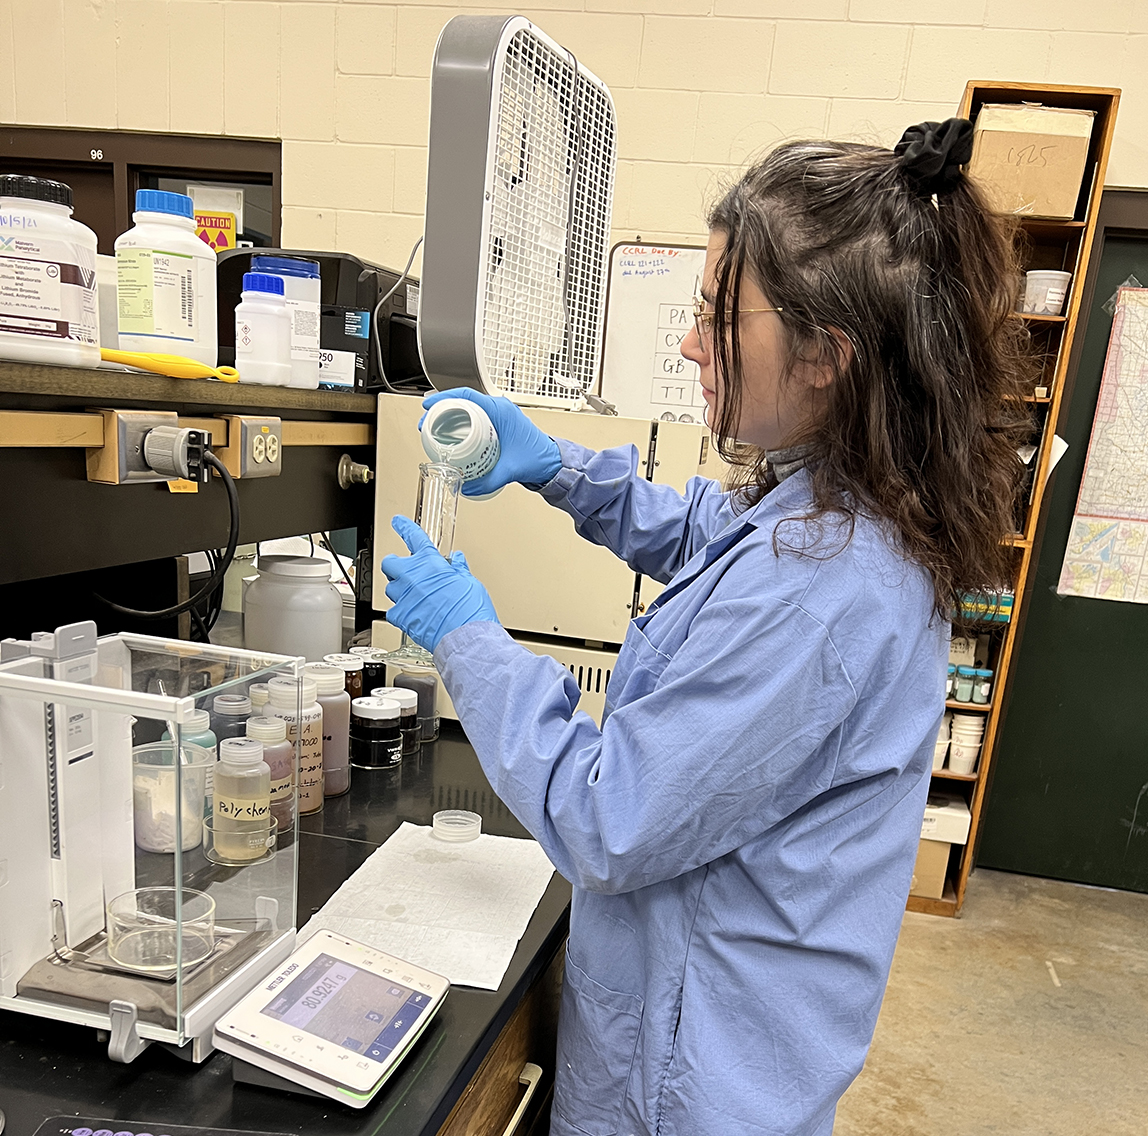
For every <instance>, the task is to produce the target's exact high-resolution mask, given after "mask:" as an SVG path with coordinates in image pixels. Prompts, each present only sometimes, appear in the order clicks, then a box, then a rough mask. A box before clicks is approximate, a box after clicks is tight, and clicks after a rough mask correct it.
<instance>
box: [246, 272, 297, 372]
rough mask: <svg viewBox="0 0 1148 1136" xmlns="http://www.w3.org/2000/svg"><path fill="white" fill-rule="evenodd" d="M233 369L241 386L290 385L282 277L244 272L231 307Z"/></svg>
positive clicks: (288, 317) (288, 335)
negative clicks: (241, 288)
mask: <svg viewBox="0 0 1148 1136" xmlns="http://www.w3.org/2000/svg"><path fill="white" fill-rule="evenodd" d="M235 369H236V370H237V371H238V372H239V381H240V382H241V383H260V384H262V385H263V386H269V387H286V386H290V385H291V313H290V312H289V311H288V310H287V303H286V301H285V299H284V296H283V277H282V276H272V275H271V274H270V273H269V272H245V273H244V274H243V291H242V292H241V293H240V300H239V303H238V304H237V305H236V306H235Z"/></svg>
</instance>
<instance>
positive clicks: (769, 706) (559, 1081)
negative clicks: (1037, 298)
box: [383, 119, 1028, 1136]
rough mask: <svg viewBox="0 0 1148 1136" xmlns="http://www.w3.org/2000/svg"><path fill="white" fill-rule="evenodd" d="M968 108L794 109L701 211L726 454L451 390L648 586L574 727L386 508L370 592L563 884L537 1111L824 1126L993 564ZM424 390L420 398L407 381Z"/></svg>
mask: <svg viewBox="0 0 1148 1136" xmlns="http://www.w3.org/2000/svg"><path fill="white" fill-rule="evenodd" d="M971 133H972V128H971V126H970V125H969V123H968V122H967V121H965V120H957V119H950V120H949V121H948V122H945V123H943V124H937V123H925V124H922V125H921V126H920V127H915V128H912V129H911V130H909V131H907V132H906V135H905V138H904V139H903V140H902V142H901V144H900V145H899V146H898V147H897V149H896V151H895V152H893V151H889V150H882V149H879V148H875V147H868V146H851V145H843V144H836V143H821V142H798V143H791V144H788V145H784V146H782V147H780V148H779V149H777V150H775V151H774V152H773V153H772V154H770V155H769V156H768V157H767V158H765V159H764V160H763V161H761V162H760V163H759V164H757V165H756V166H754V167H753V168H751V169H750V170H749V171H748V172H747V173H746V174H745V175H744V176H743V177H742V178H741V180H740V181H739V182H738V183H737V184H736V185H735V186H734V187H733V188H732V189H731V190H730V191H729V192H728V194H727V195H726V196H725V198H724V199H723V200H722V201H721V202H720V203H719V204H718V205H717V207H716V208H715V209H714V210H713V213H712V214H711V216H710V218H709V227H710V240H709V246H708V250H707V254H706V269H705V276H704V279H703V282H702V288H701V297H700V299H699V301H698V305H697V318H696V327H695V329H694V331H692V332H691V334H690V335H689V336H687V338H686V340H685V342H684V344H683V346H682V353H683V354H684V355H685V356H686V357H687V358H689V359H692V360H694V361H695V362H697V363H698V365H699V367H700V371H701V384H702V387H703V390H704V394H705V399H706V405H707V421H708V423H709V425H710V426H711V428H712V429H713V431H714V433H715V436H716V438H717V439H718V444H719V446H720V447H721V449H722V452H723V454H724V455H725V456H726V457H727V460H731V461H733V462H734V463H735V464H736V467H737V470H738V474H739V477H738V485H737V487H736V488H735V490H734V491H732V492H723V491H722V489H721V487H720V486H719V485H718V484H716V483H715V482H712V481H708V480H705V479H701V478H695V479H693V480H692V481H691V482H690V483H689V486H688V488H687V490H686V493H685V495H684V496H683V495H681V494H679V493H677V492H676V491H674V490H672V489H670V488H668V487H666V486H658V485H653V484H651V483H650V482H648V481H646V480H645V479H644V477H643V476H642V475H641V474H640V472H639V470H638V454H637V453H636V451H635V450H634V449H633V447H624V448H621V449H617V450H607V451H604V452H602V453H593V452H591V451H589V450H587V449H585V448H583V447H581V446H578V445H575V444H573V443H571V442H565V441H560V440H558V441H556V440H554V439H552V438H550V437H548V436H547V435H545V434H543V433H542V432H541V431H540V430H538V429H537V428H536V427H535V426H533V425H532V424H531V422H530V421H529V419H527V417H526V416H525V415H524V414H523V413H522V412H521V411H520V410H519V409H518V408H517V407H516V406H514V405H513V404H512V403H510V402H509V401H508V400H506V399H490V398H488V397H486V396H485V395H480V394H477V393H475V392H468V391H459V390H453V391H450V392H449V393H450V395H451V396H455V397H457V396H459V395H463V396H465V397H471V398H474V400H475V401H477V402H480V403H481V404H482V405H483V406H484V407H485V408H486V410H487V412H488V413H489V414H490V415H491V417H492V418H493V419H494V422H495V425H496V427H497V429H498V433H499V438H500V441H501V457H500V460H499V463H498V465H497V466H496V467H495V468H494V470H493V471H492V472H491V473H490V474H488V475H487V476H486V477H485V478H483V479H481V480H479V481H477V482H471V483H468V485H467V486H466V488H465V490H464V492H467V493H469V494H478V493H485V492H490V491H492V490H493V489H495V488H497V487H498V486H500V485H503V484H506V483H508V482H511V481H517V482H520V483H523V484H525V485H527V486H529V487H531V488H534V489H537V490H538V492H539V493H541V495H542V496H543V497H544V498H545V499H546V500H547V501H549V502H550V503H551V504H553V505H555V506H556V507H558V508H560V509H562V510H564V511H565V512H567V513H568V514H569V515H570V516H571V517H572V518H573V520H574V524H575V527H576V529H577V531H578V532H579V533H580V534H581V535H582V536H584V537H585V538H586V539H588V540H591V541H594V542H595V543H598V544H602V545H605V546H606V547H607V548H610V549H612V550H613V551H614V552H615V553H617V555H618V556H620V557H622V558H623V559H624V560H625V561H626V563H628V564H629V565H630V566H631V567H632V568H633V569H634V570H635V571H637V572H641V573H643V574H645V575H649V576H652V577H653V578H654V579H656V580H659V581H661V582H663V583H665V584H666V585H667V586H666V588H665V590H664V591H663V592H662V594H661V596H660V597H659V598H658V600H657V601H656V602H655V603H654V604H652V605H651V607H650V609H649V610H648V611H647V612H646V613H645V614H644V615H643V616H641V617H640V618H637V619H634V620H633V621H632V622H631V623H630V626H629V630H628V632H627V635H626V639H625V643H624V644H623V646H622V650H621V653H620V655H619V657H618V663H617V666H616V668H615V669H614V672H613V677H612V678H611V681H610V685H609V690H608V691H607V701H606V712H605V714H604V716H603V723H602V726H601V728H599V727H598V726H597V725H596V724H595V723H594V722H593V721H592V720H591V719H590V718H589V717H588V716H587V715H585V714H582V713H578V712H577V704H578V697H579V692H578V688H577V685H576V684H575V682H574V680H573V679H572V678H571V676H570V674H569V673H568V672H567V671H566V670H565V669H564V668H563V667H562V666H561V665H559V664H558V663H557V662H556V661H555V660H553V659H551V658H548V657H546V656H542V657H539V656H536V655H534V654H532V653H531V652H530V651H527V650H526V649H524V648H522V647H520V646H518V645H517V644H516V643H515V642H514V641H513V640H512V639H511V637H510V636H509V635H508V634H506V632H505V631H503V629H502V628H501V627H500V626H499V624H498V622H497V616H496V613H495V611H494V609H493V607H492V605H491V603H490V600H489V597H488V596H487V593H486V590H485V589H484V588H483V587H482V585H481V584H480V583H479V582H478V581H477V580H476V579H475V578H474V577H473V576H472V575H471V574H470V572H469V571H468V569H467V567H466V564H465V559H464V558H463V557H461V556H459V555H458V554H456V557H455V558H454V560H453V561H451V562H449V563H448V562H447V561H446V560H444V559H443V558H442V557H441V556H440V555H439V554H438V552H437V551H435V549H434V548H433V547H432V546H431V545H430V542H429V541H428V540H427V539H426V537H425V536H424V535H423V534H422V533H421V530H419V529H417V528H416V527H415V525H414V524H413V522H411V521H409V520H407V519H406V518H396V520H395V528H396V529H397V530H398V531H399V533H400V534H401V535H402V536H403V538H404V540H405V541H406V543H407V545H408V547H409V548H410V550H411V553H412V555H411V556H410V557H394V556H390V557H387V558H386V559H385V560H384V561H383V571H384V572H385V573H386V574H387V575H388V576H389V577H390V579H391V581H392V582H391V583H390V585H389V586H388V587H387V594H388V596H389V597H390V598H391V599H392V601H393V607H392V608H391V609H390V611H389V612H388V614H387V618H388V621H389V622H391V623H394V624H396V625H397V626H398V627H400V628H402V629H403V630H405V631H407V632H408V633H409V634H410V635H411V636H412V637H413V638H414V639H415V640H416V641H417V642H420V643H422V644H423V645H425V646H426V647H428V648H430V649H432V650H433V651H434V652H435V661H436V664H437V665H438V667H439V670H440V672H441V674H442V677H443V681H444V682H445V684H446V686H447V689H448V690H449V692H450V695H451V699H452V701H453V702H454V706H455V709H456V710H457V711H458V713H459V718H460V721H461V722H462V725H463V727H464V729H465V730H466V733H467V736H468V738H469V739H470V741H471V742H472V744H473V745H474V748H475V751H476V752H477V754H478V757H479V760H480V761H481V762H482V766H483V768H484V770H485V771H486V774H487V776H488V777H489V779H490V782H491V784H492V785H493V787H494V789H495V791H496V792H497V793H498V795H499V796H500V797H501V798H502V800H503V801H505V802H506V804H507V805H508V806H509V807H510V808H511V809H512V810H513V812H514V813H515V815H516V816H517V817H518V818H519V819H520V820H521V821H522V823H523V824H524V825H525V826H526V827H527V828H528V829H529V830H530V832H531V833H532V834H533V835H534V836H535V837H536V838H537V839H538V840H539V842H540V843H541V844H542V846H543V848H544V849H545V850H546V853H547V855H548V856H549V857H550V859H551V860H552V861H553V862H554V864H555V866H556V867H557V868H558V870H559V871H560V872H561V873H562V874H563V875H564V876H565V877H566V878H567V879H569V880H570V881H571V883H572V884H573V885H574V899H573V909H572V913H571V921H570V941H569V947H568V952H567V958H566V970H565V984H564V992H563V1000H562V1011H561V1019H560V1023H559V1059H558V1069H557V1077H556V1085H555V1095H554V1107H553V1115H552V1121H551V1124H552V1127H551V1132H552V1133H555V1134H561V1136H568V1134H570V1136H573V1134H586V1133H588V1134H590V1136H613V1134H614V1133H625V1134H634V1136H655V1134H658V1136H685V1134H695V1133H696V1134H702V1133H705V1134H709V1136H717V1134H720V1136H739V1134H742V1133H746V1134H748V1133H770V1134H778V1136H781V1134H784V1136H798V1134H800V1136H829V1134H830V1132H831V1130H832V1127H833V1118H834V1110H835V1106H836V1102H837V1099H838V1098H839V1097H840V1095H841V1094H842V1093H843V1092H844V1091H845V1089H846V1088H847V1087H848V1085H849V1083H850V1082H851V1081H852V1079H853V1078H854V1077H855V1076H856V1075H857V1073H858V1071H859V1070H860V1069H861V1066H862V1063H863V1062H864V1059H865V1054H866V1051H867V1049H868V1046H869V1042H870V1039H871V1037H872V1033H873V1028H874V1025H875V1023H876V1019H877V1012H878V1009H879V1007H880V1004H881V998H882V995H883V993H884V989H885V982H886V979H887V976H888V971H889V965H890V962H891V959H892V955H893V948H894V945H895V943H896V939H897V934H898V930H899V927H900V923H901V916H902V913H903V911H904V906H905V899H906V895H907V892H908V889H909V879H910V875H911V873H912V869H913V863H914V857H915V855H916V850H917V843H918V838H919V836H920V826H921V816H922V813H923V810H924V805H925V797H926V794H927V791H928V787H929V773H930V766H931V758H932V753H933V743H934V740H935V738H936V734H937V726H938V723H939V721H940V718H941V714H942V712H943V709H944V705H943V704H944V696H943V690H944V676H945V671H946V664H947V659H948V638H949V615H950V612H951V611H952V610H953V609H954V606H955V605H957V604H958V603H959V600H960V597H961V596H962V595H963V594H964V593H967V592H976V591H980V590H983V589H984V588H986V587H1003V586H1007V585H1008V583H1009V579H1010V571H1011V562H1010V559H1009V554H1008V549H1007V548H1006V547H1005V546H1004V545H1003V544H1002V539H1003V538H1004V537H1005V535H1006V534H1007V533H1008V532H1010V531H1012V530H1013V528H1014V519H1013V504H1014V499H1015V494H1016V491H1017V483H1018V475H1019V473H1020V472H1021V467H1020V464H1019V463H1018V462H1017V460H1016V456H1015V452H1016V451H1015V447H1016V445H1017V444H1018V441H1020V440H1022V439H1023V435H1024V432H1025V430H1026V429H1028V423H1027V420H1026V419H1025V418H1024V415H1023V413H1022V411H1023V407H1024V404H1023V402H1021V401H1019V399H1018V398H1017V397H1016V396H1017V395H1018V394H1019V393H1020V392H1021V390H1022V380H1023V379H1024V378H1025V377H1026V376H1027V375H1028V363H1027V360H1026V357H1025V355H1024V351H1023V346H1024V344H1023V342H1022V338H1021V337H1022V325H1021V323H1020V321H1016V320H1010V319H1009V313H1010V311H1011V310H1012V307H1013V295H1012V291H1013V280H1014V275H1013V273H1014V272H1015V267H1014V265H1013V262H1012V256H1011V245H1010V243H1009V232H1008V230H1007V228H1006V225H1005V223H1004V221H1003V220H1001V219H999V218H997V217H995V216H993V215H992V214H990V212H989V210H988V208H987V206H986V204H985V201H984V199H983V198H982V197H981V195H980V194H979V192H978V191H977V190H976V188H975V187H974V186H973V185H971V184H970V183H969V182H968V180H967V179H966V178H965V176H964V175H963V174H962V173H961V170H960V166H961V164H962V163H963V162H966V161H968V159H969V156H970V151H971ZM436 397H439V396H437V395H432V396H431V397H430V398H429V399H428V400H427V404H428V405H429V404H430V403H431V402H433V401H434V399H435V398H436Z"/></svg>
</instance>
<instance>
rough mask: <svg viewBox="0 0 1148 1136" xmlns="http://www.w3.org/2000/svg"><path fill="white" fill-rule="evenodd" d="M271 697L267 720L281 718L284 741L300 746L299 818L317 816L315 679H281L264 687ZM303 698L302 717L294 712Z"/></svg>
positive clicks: (319, 738) (319, 759)
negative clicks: (310, 814) (285, 730)
mask: <svg viewBox="0 0 1148 1136" xmlns="http://www.w3.org/2000/svg"><path fill="white" fill-rule="evenodd" d="M267 689H268V690H269V691H270V693H271V697H270V699H269V700H268V702H267V705H266V706H265V707H264V708H263V712H264V714H265V715H266V716H267V717H268V718H282V719H283V721H284V722H286V723H287V740H288V741H289V742H291V744H292V745H294V744H295V743H296V742H298V743H299V775H298V776H297V777H296V778H295V784H296V785H297V786H298V794H297V796H296V800H297V802H298V804H299V815H300V816H306V815H307V814H308V813H316V812H318V811H319V810H320V809H321V808H322V807H323V708H322V707H321V706H320V705H319V703H318V702H317V701H316V694H317V693H318V692H317V689H316V687H315V680H314V679H313V678H309V677H308V676H306V675H304V676H302V677H300V678H288V677H287V676H285V675H284V676H280V677H278V678H273V679H271V681H270V682H269V683H268V684H267ZM300 695H302V700H303V716H302V717H301V718H300V717H299V715H298V713H297V707H298V704H299V698H300Z"/></svg>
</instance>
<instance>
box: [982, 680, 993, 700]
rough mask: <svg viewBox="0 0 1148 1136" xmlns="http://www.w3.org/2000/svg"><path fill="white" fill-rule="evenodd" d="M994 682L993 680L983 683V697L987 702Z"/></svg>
mask: <svg viewBox="0 0 1148 1136" xmlns="http://www.w3.org/2000/svg"><path fill="white" fill-rule="evenodd" d="M992 686H993V684H992V683H991V682H982V683H981V697H982V698H983V699H984V700H985V701H986V702H987V701H988V700H989V691H990V690H992Z"/></svg>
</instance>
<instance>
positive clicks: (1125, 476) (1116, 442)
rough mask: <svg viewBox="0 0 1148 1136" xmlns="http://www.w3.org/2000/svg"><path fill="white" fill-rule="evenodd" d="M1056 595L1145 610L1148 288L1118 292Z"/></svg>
mask: <svg viewBox="0 0 1148 1136" xmlns="http://www.w3.org/2000/svg"><path fill="white" fill-rule="evenodd" d="M1056 590H1057V592H1058V593H1059V594H1060V595H1063V596H1090V597H1094V598H1096V599H1102V600H1124V601H1125V602H1128V603H1148V288H1121V289H1120V293H1119V298H1118V300H1117V305H1116V316H1115V318H1114V319H1113V321H1112V334H1111V337H1110V338H1109V340H1108V356H1107V358H1106V359H1105V361H1104V374H1103V377H1102V378H1101V381H1100V397H1099V398H1098V399H1097V402H1096V416H1095V418H1094V419H1093V421H1092V437H1091V439H1090V440H1089V443H1088V457H1087V458H1086V460H1085V463H1084V476H1083V478H1081V482H1080V495H1079V496H1078V497H1077V500H1076V512H1075V514H1074V516H1073V518H1072V528H1071V529H1070V530H1069V534H1068V547H1067V548H1066V549H1065V550H1064V564H1063V566H1062V567H1061V570H1060V583H1059V584H1058V585H1057V589H1056Z"/></svg>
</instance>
